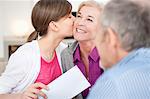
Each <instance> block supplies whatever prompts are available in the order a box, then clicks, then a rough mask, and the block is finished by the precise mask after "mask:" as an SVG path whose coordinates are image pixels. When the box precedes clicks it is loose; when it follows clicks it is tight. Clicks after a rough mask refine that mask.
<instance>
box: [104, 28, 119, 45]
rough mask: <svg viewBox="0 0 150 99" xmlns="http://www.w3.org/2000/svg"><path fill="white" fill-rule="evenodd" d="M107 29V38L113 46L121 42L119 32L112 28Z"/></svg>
mask: <svg viewBox="0 0 150 99" xmlns="http://www.w3.org/2000/svg"><path fill="white" fill-rule="evenodd" d="M107 31H108V35H107V37H106V38H107V40H108V43H109V44H110V45H111V46H113V47H117V45H118V44H119V39H118V35H117V33H116V32H115V31H114V30H113V29H112V28H108V29H107Z"/></svg>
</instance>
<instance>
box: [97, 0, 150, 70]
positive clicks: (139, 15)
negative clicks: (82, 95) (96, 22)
mask: <svg viewBox="0 0 150 99" xmlns="http://www.w3.org/2000/svg"><path fill="white" fill-rule="evenodd" d="M138 1H139V0H138ZM149 12H150V10H149V8H148V6H147V5H145V6H143V4H142V5H140V3H138V2H136V0H132V1H129V0H112V1H110V2H109V3H108V4H106V6H105V7H104V10H103V13H102V18H101V30H100V32H99V33H98V35H97V38H96V45H97V48H98V49H99V53H100V56H101V63H102V65H103V66H104V67H105V68H109V67H111V66H112V65H114V64H116V63H117V62H118V61H120V60H121V59H122V58H123V57H125V56H126V55H127V54H128V53H129V52H130V51H132V50H135V49H139V48H141V47H150V39H149V37H150V29H149V27H150V13H149Z"/></svg>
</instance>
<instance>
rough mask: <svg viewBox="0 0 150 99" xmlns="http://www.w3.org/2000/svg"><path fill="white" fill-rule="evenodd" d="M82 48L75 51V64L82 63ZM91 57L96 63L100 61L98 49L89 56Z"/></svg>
mask: <svg viewBox="0 0 150 99" xmlns="http://www.w3.org/2000/svg"><path fill="white" fill-rule="evenodd" d="M80 54H81V53H80V47H79V45H78V46H77V48H76V50H75V51H74V54H73V57H74V62H75V61H81V57H80ZM89 57H90V58H91V59H92V60H94V61H95V62H97V61H98V60H99V54H98V51H97V49H96V47H95V48H94V49H93V50H92V51H91V53H90V54H89Z"/></svg>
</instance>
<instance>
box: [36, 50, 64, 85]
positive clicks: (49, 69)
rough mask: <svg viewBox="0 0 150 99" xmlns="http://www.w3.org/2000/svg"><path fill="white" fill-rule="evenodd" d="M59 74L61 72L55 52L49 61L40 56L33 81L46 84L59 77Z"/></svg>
mask: <svg viewBox="0 0 150 99" xmlns="http://www.w3.org/2000/svg"><path fill="white" fill-rule="evenodd" d="M61 74H62V72H61V69H60V65H59V62H58V59H57V55H56V52H55V54H54V57H53V59H52V60H51V61H50V62H48V61H46V60H44V59H43V58H42V57H41V68H40V72H39V75H38V77H37V79H36V81H35V83H36V82H41V83H43V84H45V85H47V84H49V83H50V82H52V81H53V80H55V79H56V78H57V77H59V76H60V75H61Z"/></svg>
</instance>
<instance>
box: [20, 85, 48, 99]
mask: <svg viewBox="0 0 150 99" xmlns="http://www.w3.org/2000/svg"><path fill="white" fill-rule="evenodd" d="M40 89H46V90H48V87H47V86H46V85H44V84H42V83H34V84H31V85H30V86H29V87H28V88H27V89H26V90H25V91H24V92H23V96H22V97H23V99H38V96H42V97H43V98H44V99H47V96H46V95H45V94H44V93H43V92H42V91H41V90H40Z"/></svg>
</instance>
